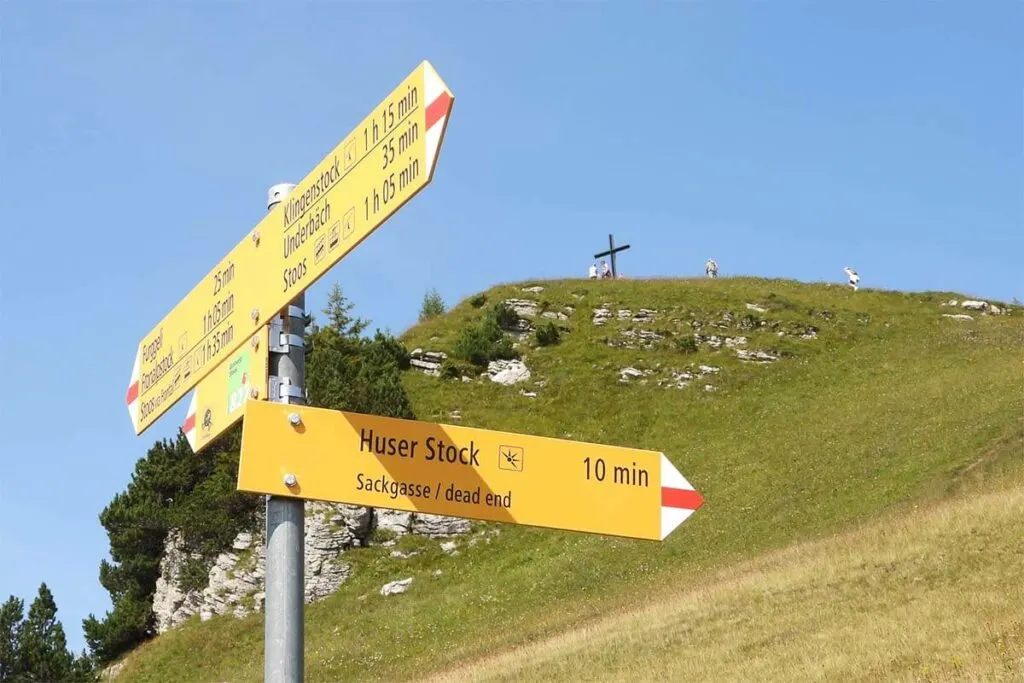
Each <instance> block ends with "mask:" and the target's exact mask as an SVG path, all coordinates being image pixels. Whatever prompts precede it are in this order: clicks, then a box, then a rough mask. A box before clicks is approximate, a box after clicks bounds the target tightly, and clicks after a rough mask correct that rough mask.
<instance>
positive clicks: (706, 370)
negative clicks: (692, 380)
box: [697, 365, 722, 377]
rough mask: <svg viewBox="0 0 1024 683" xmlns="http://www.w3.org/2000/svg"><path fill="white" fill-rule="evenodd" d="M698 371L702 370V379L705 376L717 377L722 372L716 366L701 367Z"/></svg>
mask: <svg viewBox="0 0 1024 683" xmlns="http://www.w3.org/2000/svg"><path fill="white" fill-rule="evenodd" d="M697 369H698V370H700V376H701V377H703V376H704V375H717V374H718V373H719V372H721V370H722V369H721V368H716V367H715V366H714V365H701V366H700V367H698V368H697Z"/></svg>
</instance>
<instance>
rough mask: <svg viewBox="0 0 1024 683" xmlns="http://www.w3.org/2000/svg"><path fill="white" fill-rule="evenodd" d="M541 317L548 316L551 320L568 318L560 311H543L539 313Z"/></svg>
mask: <svg viewBox="0 0 1024 683" xmlns="http://www.w3.org/2000/svg"><path fill="white" fill-rule="evenodd" d="M540 315H541V317H542V318H550V319H551V320H568V319H569V316H567V315H566V314H565V313H562V312H561V311H544V312H543V313H541V314H540Z"/></svg>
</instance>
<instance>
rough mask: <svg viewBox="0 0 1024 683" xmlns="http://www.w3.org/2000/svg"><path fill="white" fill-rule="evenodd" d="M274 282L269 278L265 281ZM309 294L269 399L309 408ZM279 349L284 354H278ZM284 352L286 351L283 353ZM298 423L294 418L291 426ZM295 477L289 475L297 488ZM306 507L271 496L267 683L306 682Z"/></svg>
mask: <svg viewBox="0 0 1024 683" xmlns="http://www.w3.org/2000/svg"><path fill="white" fill-rule="evenodd" d="M294 187H295V185H292V184H291V183H281V184H278V185H274V186H273V187H271V188H270V189H269V190H268V192H267V210H268V211H270V210H271V209H273V208H274V207H275V206H277V204H279V203H280V202H281V201H282V200H283V199H284V197H285V196H286V195H287V194H288V193H289V192H291V191H292V189H294ZM267 276H268V277H270V274H268V275H267ZM305 308H306V294H305V292H302V293H300V294H299V295H298V296H296V297H295V298H294V299H293V300H292V302H291V303H290V304H289V305H288V307H287V308H286V309H285V310H284V311H282V314H281V317H282V318H283V321H282V322H283V324H282V325H281V326H280V327H275V326H271V331H272V334H277V330H280V331H281V333H280V337H281V338H280V339H271V343H270V348H271V354H270V375H271V376H272V377H275V378H276V382H272V383H271V387H270V388H271V389H273V388H274V385H275V384H276V389H275V390H274V391H273V392H272V393H270V395H269V396H268V398H269V400H271V401H277V402H279V403H293V404H298V405H305V403H306V394H305V386H306V349H305V329H306V320H305V313H306V311H305ZM275 347H277V348H279V349H281V350H279V351H276V352H275V351H274V349H275ZM282 347H283V348H282ZM294 418H297V416H293V424H294ZM294 477H295V475H293V474H291V473H285V475H284V478H285V482H284V483H285V484H286V485H287V486H294V485H295V484H296V483H297V482H296V481H295V478H294ZM305 507H306V506H305V501H303V500H302V499H301V498H280V497H277V496H267V548H266V550H267V553H266V557H267V560H266V579H265V592H266V598H265V603H264V605H265V606H264V619H265V621H264V636H263V637H264V646H263V651H264V661H263V679H264V681H267V683H301V681H302V680H303V676H304V671H303V668H304V655H305V652H304V641H305V630H304V629H305V624H304V613H303V611H304V607H305V605H304V602H303V595H304V593H305V583H306V582H305V557H304V554H305V521H306V516H305Z"/></svg>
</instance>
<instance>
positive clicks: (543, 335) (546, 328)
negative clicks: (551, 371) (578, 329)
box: [534, 320, 562, 346]
mask: <svg viewBox="0 0 1024 683" xmlns="http://www.w3.org/2000/svg"><path fill="white" fill-rule="evenodd" d="M534 334H535V336H536V338H537V343H538V344H540V345H541V346H551V345H553V344H557V343H558V342H560V341H561V340H562V333H561V332H559V330H558V326H557V325H555V324H554V323H553V322H551V321H550V320H549V321H548V322H547V323H546V324H544V325H541V326H540V327H538V328H537V331H536V332H535V333H534Z"/></svg>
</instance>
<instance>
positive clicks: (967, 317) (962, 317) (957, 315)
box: [942, 313, 974, 320]
mask: <svg viewBox="0 0 1024 683" xmlns="http://www.w3.org/2000/svg"><path fill="white" fill-rule="evenodd" d="M942 317H943V318H952V319H953V320H974V316H970V315H967V314H966V313H943V314H942Z"/></svg>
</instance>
